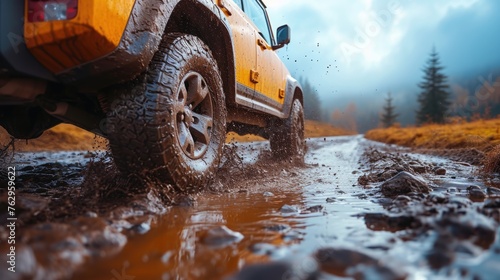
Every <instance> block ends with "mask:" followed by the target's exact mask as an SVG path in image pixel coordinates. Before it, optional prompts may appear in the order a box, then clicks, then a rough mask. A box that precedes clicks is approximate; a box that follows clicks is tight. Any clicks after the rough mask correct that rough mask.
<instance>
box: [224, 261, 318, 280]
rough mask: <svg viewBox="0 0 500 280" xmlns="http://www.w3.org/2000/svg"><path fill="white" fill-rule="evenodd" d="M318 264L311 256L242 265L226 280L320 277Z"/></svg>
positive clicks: (306, 278)
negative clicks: (239, 269)
mask: <svg viewBox="0 0 500 280" xmlns="http://www.w3.org/2000/svg"><path fill="white" fill-rule="evenodd" d="M319 276H320V272H319V265H318V263H317V262H316V260H314V259H312V258H309V257H307V258H300V259H299V258H297V259H293V260H287V261H276V262H270V263H264V264H254V265H249V266H246V267H243V268H242V269H241V271H239V272H238V273H237V274H235V275H233V276H231V277H229V278H227V280H255V279H259V280H275V279H300V280H316V279H320V278H319Z"/></svg>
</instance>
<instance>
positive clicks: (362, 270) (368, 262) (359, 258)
mask: <svg viewBox="0 0 500 280" xmlns="http://www.w3.org/2000/svg"><path fill="white" fill-rule="evenodd" d="M315 258H316V260H317V261H318V263H319V264H320V267H321V269H322V270H323V271H325V272H328V273H331V274H334V275H337V276H340V277H352V278H354V279H405V278H406V275H405V274H404V273H402V272H398V271H396V270H395V269H393V268H391V267H389V266H387V265H385V264H383V263H382V262H381V261H379V260H377V259H375V258H374V257H372V256H369V255H367V254H365V253H362V252H357V251H354V250H351V249H339V248H323V249H320V250H318V251H317V252H316V253H315Z"/></svg>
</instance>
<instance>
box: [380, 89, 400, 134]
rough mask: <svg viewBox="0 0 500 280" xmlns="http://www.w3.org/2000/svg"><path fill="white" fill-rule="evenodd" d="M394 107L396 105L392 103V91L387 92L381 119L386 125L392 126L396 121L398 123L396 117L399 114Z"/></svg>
mask: <svg viewBox="0 0 500 280" xmlns="http://www.w3.org/2000/svg"><path fill="white" fill-rule="evenodd" d="M394 109H395V107H394V105H392V97H391V93H390V92H389V93H388V94H387V98H386V99H385V106H384V112H383V113H382V116H381V117H380V121H381V122H382V125H383V126H384V127H391V126H392V125H393V124H394V123H396V119H397V117H398V116H399V114H397V113H396V112H395V110H394Z"/></svg>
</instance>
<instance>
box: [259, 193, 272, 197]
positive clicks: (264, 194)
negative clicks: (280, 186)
mask: <svg viewBox="0 0 500 280" xmlns="http://www.w3.org/2000/svg"><path fill="white" fill-rule="evenodd" d="M262 195H263V196H267V197H270V196H274V194H273V193H272V192H264V193H263V194H262Z"/></svg>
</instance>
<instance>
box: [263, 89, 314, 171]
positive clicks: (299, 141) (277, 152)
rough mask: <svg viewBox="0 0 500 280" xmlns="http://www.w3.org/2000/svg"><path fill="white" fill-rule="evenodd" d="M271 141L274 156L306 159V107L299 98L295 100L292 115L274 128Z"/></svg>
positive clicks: (298, 159) (299, 159)
mask: <svg viewBox="0 0 500 280" xmlns="http://www.w3.org/2000/svg"><path fill="white" fill-rule="evenodd" d="M269 142H270V144H271V151H272V153H273V156H274V157H276V158H280V159H287V158H291V159H293V160H296V161H300V162H303V161H304V155H305V151H306V144H305V140H304V109H303V107H302V104H301V103H300V101H299V100H298V99H295V100H294V101H293V104H292V108H291V110H290V116H289V117H288V118H287V119H285V120H282V121H280V122H279V123H278V124H277V126H276V127H275V128H273V131H272V133H271V137H270V138H269Z"/></svg>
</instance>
